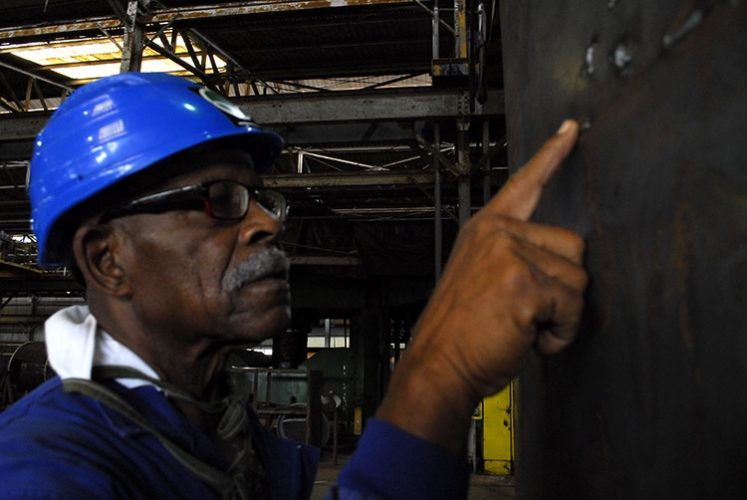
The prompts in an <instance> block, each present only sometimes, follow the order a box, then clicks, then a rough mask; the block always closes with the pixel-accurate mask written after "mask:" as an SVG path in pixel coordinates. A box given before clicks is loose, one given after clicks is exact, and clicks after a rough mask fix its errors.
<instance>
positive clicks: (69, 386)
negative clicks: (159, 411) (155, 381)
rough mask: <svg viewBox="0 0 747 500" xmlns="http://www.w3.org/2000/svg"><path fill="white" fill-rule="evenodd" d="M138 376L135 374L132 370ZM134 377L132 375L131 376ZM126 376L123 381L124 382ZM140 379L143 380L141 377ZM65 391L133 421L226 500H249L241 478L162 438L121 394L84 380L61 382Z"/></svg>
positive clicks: (74, 379) (71, 379) (97, 383)
mask: <svg viewBox="0 0 747 500" xmlns="http://www.w3.org/2000/svg"><path fill="white" fill-rule="evenodd" d="M132 371H133V372H135V373H139V372H136V371H135V370H132ZM130 375H131V374H130ZM125 377H126V375H125V376H124V377H122V378H125ZM138 378H143V377H142V375H140V376H139V377H138ZM62 385H63V389H64V390H65V392H68V393H80V394H83V395H85V396H88V397H90V398H93V399H95V400H96V401H99V402H100V403H102V404H103V405H105V406H107V407H108V408H110V409H111V410H114V411H116V412H117V413H119V414H121V415H123V416H124V417H126V418H128V419H130V420H132V421H133V422H135V423H136V424H138V425H139V426H140V427H142V428H143V429H144V430H145V431H147V432H149V433H150V434H152V435H153V436H154V437H155V438H156V439H158V441H159V442H160V443H161V444H162V445H163V447H164V448H166V450H167V451H168V452H169V453H170V454H171V456H173V457H174V458H175V459H176V460H177V461H178V462H179V463H181V464H182V465H183V466H184V467H186V468H187V469H188V470H189V471H190V472H192V473H193V474H194V475H195V476H197V477H199V478H200V479H202V480H203V481H205V482H206V483H208V484H209V485H210V486H212V487H213V488H215V489H216V490H218V491H219V492H221V494H222V495H223V498H239V499H241V500H247V499H248V492H247V490H246V486H245V485H244V484H243V481H241V480H240V478H239V477H234V476H231V475H229V474H227V473H226V472H223V471H222V470H220V469H216V468H215V467H212V466H211V465H208V464H206V463H205V462H203V461H202V460H199V459H198V458H196V457H195V456H193V455H192V454H191V453H189V452H187V451H186V450H184V449H183V448H181V447H180V446H178V445H177V444H176V443H174V442H173V441H172V440H170V439H169V438H168V437H166V436H165V435H163V434H162V433H161V432H160V431H159V430H158V429H156V428H155V427H154V426H153V425H152V424H151V423H150V422H148V420H146V419H145V417H143V416H142V415H141V414H140V413H139V412H138V411H137V410H136V409H135V408H133V407H132V405H130V404H129V403H128V402H127V401H125V399H124V398H122V397H121V396H120V395H119V394H117V393H116V392H114V391H113V390H111V389H109V388H108V387H106V386H105V385H103V384H101V383H99V382H95V381H93V380H85V379H78V378H68V379H64V380H63V381H62Z"/></svg>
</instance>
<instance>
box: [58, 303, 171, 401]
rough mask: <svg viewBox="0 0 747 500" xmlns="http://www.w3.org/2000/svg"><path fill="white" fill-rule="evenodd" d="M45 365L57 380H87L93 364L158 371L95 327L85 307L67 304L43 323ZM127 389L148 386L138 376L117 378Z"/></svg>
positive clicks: (154, 373) (145, 372) (141, 370)
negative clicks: (135, 377) (46, 364)
mask: <svg viewBox="0 0 747 500" xmlns="http://www.w3.org/2000/svg"><path fill="white" fill-rule="evenodd" d="M44 342H45V343H46V345H47V356H48V358H49V364H50V365H51V366H52V368H53V369H54V371H55V372H56V373H57V375H58V376H59V377H60V378H61V379H66V378H82V379H85V380H90V379H91V369H92V368H93V367H94V366H110V365H116V366H127V367H129V368H134V369H136V370H138V371H140V372H141V373H143V374H144V375H147V376H149V377H151V378H155V379H157V378H159V376H158V374H157V373H156V372H155V370H153V368H151V367H150V366H149V365H148V364H147V363H146V362H145V361H144V360H143V359H142V358H141V357H140V356H138V355H137V354H135V352H134V351H132V350H131V349H129V348H128V347H127V346H125V345H124V344H122V343H121V342H118V341H117V340H115V339H114V337H112V336H111V335H109V334H108V333H107V332H105V331H103V330H102V329H101V328H99V327H98V322H97V321H96V318H95V317H94V315H93V314H91V311H90V309H89V308H88V306H71V307H66V308H65V309H62V310H60V311H58V312H56V313H55V314H53V315H52V316H51V317H50V318H49V319H48V320H47V321H46V323H45V324H44ZM117 382H119V383H120V384H122V385H124V386H125V387H127V388H130V389H132V388H135V387H141V386H144V385H152V384H151V383H150V382H147V381H144V380H139V379H117Z"/></svg>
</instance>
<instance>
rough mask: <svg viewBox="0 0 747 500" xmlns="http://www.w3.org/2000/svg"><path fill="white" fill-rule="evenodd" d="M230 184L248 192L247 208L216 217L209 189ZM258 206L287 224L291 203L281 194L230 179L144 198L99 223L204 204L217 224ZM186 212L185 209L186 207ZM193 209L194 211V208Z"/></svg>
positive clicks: (240, 216)
mask: <svg viewBox="0 0 747 500" xmlns="http://www.w3.org/2000/svg"><path fill="white" fill-rule="evenodd" d="M221 183H228V184H231V185H234V186H236V185H238V186H241V187H243V188H244V189H245V190H246V206H245V207H243V209H242V211H241V212H242V213H241V214H240V215H238V214H237V215H236V216H232V217H224V216H220V215H218V214H216V212H215V210H214V209H213V200H211V198H210V188H211V187H212V186H214V185H216V184H221ZM252 199H254V201H256V202H257V204H258V205H260V206H261V207H262V208H263V209H265V210H266V211H267V212H269V213H270V215H272V216H273V217H275V218H276V219H278V220H280V221H284V220H285V217H286V215H287V213H288V203H287V201H286V199H285V196H283V194H282V193H280V192H278V191H274V190H272V189H265V188H263V187H260V186H252V185H247V184H242V183H240V182H236V181H233V180H229V179H220V180H214V181H208V182H203V183H200V184H193V185H189V186H183V187H179V188H174V189H168V190H166V191H160V192H157V193H152V194H149V195H145V196H143V197H141V198H136V199H134V200H132V201H130V202H128V203H126V204H125V205H123V206H121V207H118V208H115V209H112V210H108V211H106V212H105V213H104V214H103V215H102V216H101V218H100V219H99V223H101V224H104V223H106V222H109V221H110V220H112V219H115V218H117V217H124V216H127V215H135V214H141V213H162V212H168V211H170V210H177V209H179V204H180V203H181V204H182V205H186V204H188V203H190V202H194V201H196V200H201V201H202V204H203V205H202V209H203V210H204V211H205V213H206V214H207V215H208V216H210V217H212V218H214V219H217V220H225V221H236V220H240V219H243V218H244V217H246V214H247V213H248V212H249V208H250V206H251V200H252ZM268 200H272V202H273V205H274V207H273V206H268V205H269V203H267V201H268ZM184 208H186V207H184ZM192 208H194V207H192Z"/></svg>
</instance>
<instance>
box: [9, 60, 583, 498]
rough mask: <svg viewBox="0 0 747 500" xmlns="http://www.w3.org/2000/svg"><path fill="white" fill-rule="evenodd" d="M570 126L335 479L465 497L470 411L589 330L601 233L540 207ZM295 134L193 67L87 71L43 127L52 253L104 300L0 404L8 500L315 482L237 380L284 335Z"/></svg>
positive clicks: (296, 491) (64, 326) (264, 490)
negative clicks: (583, 230)
mask: <svg viewBox="0 0 747 500" xmlns="http://www.w3.org/2000/svg"><path fill="white" fill-rule="evenodd" d="M577 133H578V132H577V125H576V123H575V122H573V121H567V122H564V123H563V125H562V126H561V128H560V130H559V131H558V132H557V133H556V134H555V135H553V137H551V138H550V139H549V140H548V141H547V142H546V143H545V145H544V146H543V147H542V149H541V150H540V151H539V152H538V154H537V155H536V156H535V157H534V158H532V159H531V160H530V161H529V162H528V163H527V165H526V166H525V167H524V168H523V169H521V170H520V171H519V172H517V173H516V174H515V175H514V176H513V177H512V178H511V180H510V181H509V182H508V184H507V185H506V186H505V187H504V188H503V189H502V190H501V192H500V193H498V195H496V197H495V198H494V199H493V200H492V201H491V202H490V203H489V204H488V205H487V206H486V207H485V208H484V209H483V210H481V211H480V212H479V213H478V214H476V215H475V216H474V217H473V218H472V219H471V220H470V221H469V222H468V223H467V224H466V225H465V227H464V228H463V229H462V231H461V232H460V235H459V238H458V240H457V242H456V244H455V247H454V250H453V251H452V255H451V258H450V261H449V264H448V265H447V267H446V270H445V272H444V276H443V278H442V280H441V281H440V283H439V285H438V286H437V288H436V290H435V291H434V294H433V297H432V298H431V300H430V302H429V304H428V306H427V307H426V309H425V311H424V312H423V315H422V316H421V318H420V320H419V321H418V324H417V325H416V328H415V334H414V336H413V340H412V342H411V343H410V345H409V346H408V349H407V351H406V352H405V354H404V355H403V357H402V359H401V361H400V363H399V364H398V367H397V369H396V370H395V372H394V374H393V377H392V382H391V385H390V388H389V391H388V394H387V396H386V397H385V399H384V401H383V403H382V405H381V406H380V408H379V410H378V412H377V415H376V418H374V419H372V420H371V421H370V422H369V423H368V425H367V428H366V432H365V433H364V435H363V437H362V438H361V441H360V443H359V447H358V450H357V451H356V453H355V454H354V455H353V457H352V459H351V460H350V462H349V463H348V464H347V466H346V467H345V469H344V470H343V472H342V473H341V475H340V478H339V484H338V486H337V487H336V488H335V489H334V491H332V492H331V493H330V495H331V496H333V497H340V498H403V499H404V498H408V499H411V498H464V497H465V496H466V492H467V479H468V469H467V466H466V462H465V461H464V459H463V458H462V456H463V453H462V452H463V450H464V448H465V443H466V439H467V430H468V428H469V423H470V417H471V414H472V410H473V408H474V407H475V405H476V404H477V403H478V402H479V401H480V400H481V399H482V398H483V397H485V396H487V395H489V394H493V393H495V392H497V391H498V390H500V389H501V388H502V387H504V386H505V385H506V384H507V383H508V382H509V381H510V379H511V378H512V377H514V376H515V375H516V374H517V373H518V371H519V369H520V368H521V365H522V362H523V360H524V358H525V357H526V355H527V353H528V352H529V351H530V350H531V347H532V346H535V348H536V349H537V350H538V351H539V352H540V353H543V354H551V353H555V352H558V351H560V350H562V349H563V348H565V347H566V346H567V345H568V344H569V343H570V342H572V340H573V338H574V336H575V333H576V329H577V324H578V320H579V316H580V314H581V310H582V307H583V298H582V297H583V291H584V288H585V286H586V280H587V278H586V274H585V272H584V270H583V267H582V253H583V241H582V240H581V238H580V237H579V236H577V235H576V234H574V233H572V232H570V231H567V230H564V229H561V228H556V227H548V226H541V225H537V224H534V223H531V222H529V221H528V220H529V218H530V217H531V215H532V212H533V211H534V208H535V207H536V205H537V204H538V202H539V199H540V196H541V193H542V188H543V186H544V185H545V183H547V182H548V181H549V179H550V177H551V176H552V174H553V173H554V171H555V170H556V169H557V168H558V167H559V165H560V164H561V162H562V160H563V159H564V158H565V157H566V156H567V155H568V154H569V152H570V151H571V149H572V148H573V145H574V143H575V140H576V136H577ZM282 144H283V143H282V140H281V139H280V138H279V137H278V136H277V135H275V134H273V133H270V132H268V131H264V130H262V129H261V128H260V127H259V126H257V125H256V124H255V123H253V122H252V121H251V119H250V118H249V117H247V116H245V115H244V114H243V113H242V112H241V110H239V109H238V108H237V107H236V106H234V105H233V104H231V103H230V102H229V101H228V100H226V99H224V98H223V97H221V96H220V95H218V94H216V93H214V92H212V91H211V90H209V89H206V88H204V87H201V86H199V85H197V84H194V83H192V82H190V81H188V80H184V79H181V78H177V77H172V76H167V75H160V74H139V73H130V74H122V75H118V76H114V77H110V78H104V79H102V80H99V81H97V82H95V83H92V84H89V85H87V86H84V87H82V88H81V89H79V90H78V91H76V92H75V93H74V94H73V95H71V96H70V97H69V98H68V99H67V100H65V101H64V103H63V104H62V105H61V106H60V108H59V109H58V110H57V111H56V112H55V114H54V115H53V116H52V118H51V119H50V121H49V123H48V124H47V126H46V128H45V129H44V130H43V131H42V132H41V133H40V134H39V136H38V138H37V142H36V146H35V150H34V157H33V159H32V164H31V177H30V186H29V195H30V198H31V203H32V217H33V228H34V232H35V233H36V235H37V239H38V243H39V262H40V264H41V265H45V266H50V265H56V264H65V265H68V266H71V267H73V268H74V269H75V272H76V274H77V275H78V276H79V277H80V279H82V280H83V282H84V283H85V285H86V302H87V306H86V307H81V306H77V307H71V308H68V309H64V310H62V311H60V312H58V313H57V314H55V315H54V316H52V317H51V318H50V319H49V320H48V321H47V323H46V325H45V338H46V343H47V350H48V355H49V361H50V364H51V365H52V367H53V368H54V370H55V372H56V373H57V376H56V377H54V378H53V379H51V380H49V381H48V382H46V383H45V384H44V385H42V386H41V387H39V388H38V389H36V390H35V391H34V392H32V393H31V394H29V395H28V396H27V397H25V398H24V399H22V400H21V401H19V402H18V403H17V404H15V405H14V406H13V407H11V408H9V409H8V410H6V411H5V412H4V413H3V414H2V415H0V477H1V478H2V485H0V497H1V498H76V499H77V498H200V499H202V498H242V499H245V498H276V499H286V498H306V497H308V496H309V494H310V491H311V486H312V484H313V477H314V474H315V470H316V461H317V458H318V456H317V452H316V451H314V450H313V449H311V448H307V447H304V446H301V445H298V444H296V443H291V442H289V441H284V440H281V439H279V438H277V437H275V436H273V435H271V434H269V433H268V432H266V431H264V430H263V429H262V428H261V427H260V426H259V425H258V422H257V419H256V416H254V415H253V414H252V413H251V411H250V410H249V409H248V408H247V404H246V401H243V400H242V399H241V398H239V397H238V396H235V395H231V394H230V393H229V391H227V390H226V387H225V385H224V381H223V378H222V376H221V374H222V368H223V365H224V362H225V358H226V355H227V354H228V353H229V352H230V351H231V350H234V349H237V348H245V347H247V346H251V345H254V344H257V343H259V342H261V341H262V340H264V339H266V338H269V337H270V336H272V335H274V334H275V333H277V332H279V331H282V330H283V329H284V328H285V327H286V325H287V323H288V320H289V315H290V294H289V288H288V282H287V277H288V260H287V258H286V257H285V255H284V253H283V252H282V251H281V250H280V249H279V248H278V236H279V234H280V232H281V230H282V227H283V220H284V217H285V214H286V204H285V201H284V199H283V197H282V195H280V194H279V193H275V192H273V191H270V190H267V189H264V188H263V187H262V184H261V180H260V174H261V173H263V172H265V171H267V169H269V168H270V166H271V164H272V162H273V160H274V159H275V158H276V157H277V155H278V154H279V152H280V150H281V148H282Z"/></svg>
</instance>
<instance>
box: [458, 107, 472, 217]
mask: <svg viewBox="0 0 747 500" xmlns="http://www.w3.org/2000/svg"><path fill="white" fill-rule="evenodd" d="M468 130H469V120H467V119H466V118H460V119H458V120H457V145H456V146H457V170H458V171H459V178H458V179H457V186H458V194H459V227H462V226H463V225H464V223H465V222H467V219H469V218H470V215H471V205H472V200H471V196H470V170H471V168H472V167H471V165H470V160H469V136H468V135H467V132H468Z"/></svg>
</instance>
